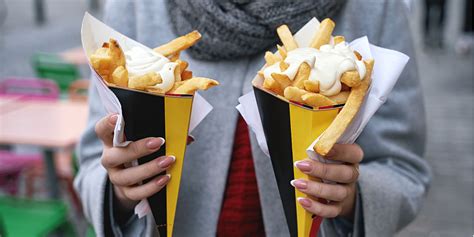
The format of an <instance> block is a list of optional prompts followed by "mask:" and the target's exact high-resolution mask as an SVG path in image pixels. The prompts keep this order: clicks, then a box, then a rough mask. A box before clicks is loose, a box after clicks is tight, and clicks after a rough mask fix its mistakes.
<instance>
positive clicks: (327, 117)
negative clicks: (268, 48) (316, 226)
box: [289, 104, 339, 237]
mask: <svg viewBox="0 0 474 237" xmlns="http://www.w3.org/2000/svg"><path fill="white" fill-rule="evenodd" d="M289 106H290V126H291V143H292V144H291V146H292V153H293V162H296V161H299V160H303V159H306V158H307V155H306V148H308V146H309V145H310V144H311V143H312V142H313V141H314V139H316V138H317V137H318V136H319V135H321V133H322V132H323V131H324V130H326V128H327V127H329V125H330V124H331V122H332V121H333V120H334V119H335V118H336V115H337V113H338V112H339V109H331V110H310V109H305V108H302V107H300V106H296V105H294V104H289ZM293 171H294V176H295V179H310V178H309V176H308V175H306V174H304V173H302V172H301V171H300V170H299V169H297V168H296V167H293ZM299 197H306V198H309V197H308V195H306V194H304V193H302V192H300V191H298V190H297V189H295V200H296V203H295V205H296V222H297V229H298V237H308V236H309V233H310V230H311V224H312V221H313V219H312V218H311V216H312V214H311V213H309V212H307V211H306V210H305V209H303V207H302V206H301V205H299V204H298V198H299Z"/></svg>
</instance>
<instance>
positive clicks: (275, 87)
mask: <svg viewBox="0 0 474 237" xmlns="http://www.w3.org/2000/svg"><path fill="white" fill-rule="evenodd" d="M263 88H265V89H267V90H269V91H272V92H274V93H276V94H278V95H283V90H282V88H281V86H280V84H278V82H276V81H275V80H274V79H273V78H265V80H264V81H263Z"/></svg>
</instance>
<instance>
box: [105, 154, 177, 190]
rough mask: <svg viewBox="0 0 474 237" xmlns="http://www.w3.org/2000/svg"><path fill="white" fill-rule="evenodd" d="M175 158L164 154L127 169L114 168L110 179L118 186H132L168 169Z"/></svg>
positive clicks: (110, 173)
mask: <svg viewBox="0 0 474 237" xmlns="http://www.w3.org/2000/svg"><path fill="white" fill-rule="evenodd" d="M175 160H176V158H175V157H174V156H162V157H159V158H157V159H155V160H152V161H150V162H147V163H145V164H142V165H138V166H133V167H130V168H126V169H120V168H113V170H111V171H109V179H110V181H111V182H112V183H113V184H115V185H118V186H131V185H134V184H137V183H139V182H142V181H143V180H145V179H148V178H150V177H153V176H156V175H158V174H160V173H161V172H163V171H165V170H166V169H168V168H169V167H170V166H171V165H172V164H173V163H174V162H175Z"/></svg>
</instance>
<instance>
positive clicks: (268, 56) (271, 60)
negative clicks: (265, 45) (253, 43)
mask: <svg viewBox="0 0 474 237" xmlns="http://www.w3.org/2000/svg"><path fill="white" fill-rule="evenodd" d="M265 61H266V62H267V65H273V64H275V63H277V62H280V61H281V58H279V57H278V56H276V55H275V54H273V53H272V52H270V51H267V52H265Z"/></svg>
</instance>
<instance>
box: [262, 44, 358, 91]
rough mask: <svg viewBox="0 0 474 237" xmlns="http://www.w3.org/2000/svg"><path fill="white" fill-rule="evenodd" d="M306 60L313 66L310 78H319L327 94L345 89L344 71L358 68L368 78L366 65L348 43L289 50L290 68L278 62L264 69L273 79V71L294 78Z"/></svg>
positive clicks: (288, 61)
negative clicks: (342, 81)
mask: <svg viewBox="0 0 474 237" xmlns="http://www.w3.org/2000/svg"><path fill="white" fill-rule="evenodd" d="M303 62H306V63H307V64H308V65H309V66H310V67H311V73H310V75H309V80H313V81H319V88H320V93H321V94H323V95H325V96H331V95H336V94H338V93H339V92H340V91H341V81H340V79H341V75H342V74H343V73H344V72H347V71H351V70H357V71H358V72H359V75H360V78H361V80H362V79H363V78H364V77H365V72H366V68H365V64H364V62H363V61H359V60H357V58H356V56H355V55H354V52H353V50H352V49H351V48H350V47H349V45H348V44H346V43H345V42H342V43H339V44H337V45H335V46H333V45H330V44H326V45H323V46H321V47H320V49H319V50H317V49H315V48H297V49H294V50H292V51H289V52H288V55H287V57H286V58H285V63H287V64H288V65H289V67H288V68H287V69H286V70H285V71H283V72H282V71H281V70H280V66H279V64H278V63H276V64H273V65H271V66H269V67H267V68H265V69H264V71H263V75H264V77H265V78H270V77H271V75H272V73H282V74H285V75H287V76H288V77H289V78H290V79H291V80H294V78H295V76H296V73H297V72H298V68H299V67H300V65H301V64H302V63H303Z"/></svg>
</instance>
